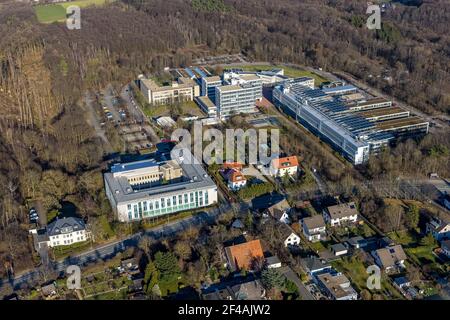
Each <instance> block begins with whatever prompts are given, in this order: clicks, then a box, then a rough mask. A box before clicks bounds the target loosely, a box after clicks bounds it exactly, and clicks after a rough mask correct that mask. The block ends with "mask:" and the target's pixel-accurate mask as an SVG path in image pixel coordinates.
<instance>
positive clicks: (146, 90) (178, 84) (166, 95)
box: [139, 78, 200, 104]
mask: <svg viewBox="0 0 450 320" xmlns="http://www.w3.org/2000/svg"><path fill="white" fill-rule="evenodd" d="M139 80H140V89H141V91H142V94H143V95H144V97H145V99H146V100H147V101H148V102H149V103H151V104H164V103H171V102H174V101H183V100H194V97H198V96H199V95H200V88H199V86H198V85H197V83H196V82H195V81H194V80H192V79H188V78H178V81H174V82H172V84H171V85H166V86H159V85H158V84H157V83H156V82H155V81H153V80H152V79H145V78H140V79H139Z"/></svg>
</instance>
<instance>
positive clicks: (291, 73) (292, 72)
mask: <svg viewBox="0 0 450 320" xmlns="http://www.w3.org/2000/svg"><path fill="white" fill-rule="evenodd" d="M238 68H239V69H242V70H246V71H262V70H272V69H284V75H286V76H288V77H292V78H299V77H311V78H313V79H314V84H315V85H316V86H319V85H321V84H322V83H323V82H326V81H328V80H327V79H325V78H322V77H321V76H319V75H318V74H315V73H313V72H311V71H307V70H300V69H297V68H292V67H286V66H281V65H252V66H239V67H238Z"/></svg>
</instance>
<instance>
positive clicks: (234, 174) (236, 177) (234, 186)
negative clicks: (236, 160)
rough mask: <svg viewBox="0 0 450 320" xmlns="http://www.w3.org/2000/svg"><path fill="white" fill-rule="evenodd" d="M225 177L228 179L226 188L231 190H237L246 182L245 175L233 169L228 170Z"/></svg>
mask: <svg viewBox="0 0 450 320" xmlns="http://www.w3.org/2000/svg"><path fill="white" fill-rule="evenodd" d="M226 179H227V181H228V188H230V189H231V190H233V191H237V190H239V189H241V188H243V187H245V185H246V184H247V179H246V178H245V176H244V175H243V174H242V173H241V172H240V171H237V170H235V169H231V170H228V172H227V173H226Z"/></svg>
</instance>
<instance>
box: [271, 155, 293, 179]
mask: <svg viewBox="0 0 450 320" xmlns="http://www.w3.org/2000/svg"><path fill="white" fill-rule="evenodd" d="M297 170H298V159H297V156H290V157H284V158H277V159H272V161H271V162H270V173H271V175H273V176H276V177H283V176H284V175H286V174H288V175H289V176H293V175H296V174H297Z"/></svg>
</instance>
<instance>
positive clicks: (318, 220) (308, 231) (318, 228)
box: [301, 215, 326, 242]
mask: <svg viewBox="0 0 450 320" xmlns="http://www.w3.org/2000/svg"><path fill="white" fill-rule="evenodd" d="M301 221H302V229H303V234H304V235H305V237H306V238H307V239H308V241H311V242H316V241H319V240H320V239H322V238H324V237H325V236H326V233H325V232H326V225H325V221H324V220H323V217H322V215H315V216H312V217H308V218H303V219H302V220H301Z"/></svg>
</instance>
